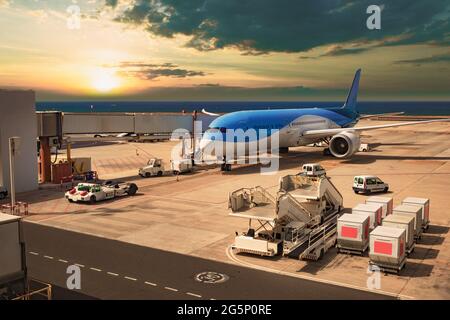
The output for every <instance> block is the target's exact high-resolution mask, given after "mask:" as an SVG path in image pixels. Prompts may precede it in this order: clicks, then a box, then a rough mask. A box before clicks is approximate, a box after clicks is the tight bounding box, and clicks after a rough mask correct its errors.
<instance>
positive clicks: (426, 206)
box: [402, 197, 430, 230]
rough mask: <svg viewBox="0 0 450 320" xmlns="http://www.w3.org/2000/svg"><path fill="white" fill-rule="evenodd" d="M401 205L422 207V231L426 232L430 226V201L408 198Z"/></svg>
mask: <svg viewBox="0 0 450 320" xmlns="http://www.w3.org/2000/svg"><path fill="white" fill-rule="evenodd" d="M402 204H406V205H419V206H421V207H422V229H423V230H428V226H429V225H430V199H427V198H414V197H408V198H405V199H403V201H402Z"/></svg>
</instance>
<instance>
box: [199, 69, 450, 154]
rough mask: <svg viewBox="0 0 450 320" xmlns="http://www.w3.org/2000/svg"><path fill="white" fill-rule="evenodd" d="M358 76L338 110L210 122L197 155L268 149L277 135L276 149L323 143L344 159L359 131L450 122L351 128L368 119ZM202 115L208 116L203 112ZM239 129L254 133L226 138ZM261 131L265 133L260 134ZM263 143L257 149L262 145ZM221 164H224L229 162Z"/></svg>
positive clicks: (250, 114)
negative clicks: (361, 109)
mask: <svg viewBox="0 0 450 320" xmlns="http://www.w3.org/2000/svg"><path fill="white" fill-rule="evenodd" d="M360 75H361V69H359V70H357V71H356V74H355V77H354V79H353V83H352V86H351V88H350V91H349V94H348V97H347V100H346V102H345V103H344V105H343V106H342V107H340V108H339V107H338V108H303V109H278V110H255V111H238V112H232V113H228V114H225V115H222V116H220V117H218V118H217V119H215V120H214V121H213V122H211V124H210V126H209V128H208V129H207V130H206V131H205V133H204V134H203V137H202V139H201V141H200V144H199V151H200V152H204V151H205V150H207V149H211V148H209V147H210V146H211V144H216V145H217V143H221V145H222V146H223V152H222V154H223V155H225V154H226V151H225V150H226V149H227V148H230V149H231V150H237V149H238V148H239V147H240V148H241V150H242V147H244V148H245V150H246V152H248V151H249V150H254V149H252V148H250V147H249V146H250V145H251V144H252V143H254V144H257V143H261V142H264V143H267V146H268V148H270V146H271V145H272V140H273V139H272V138H273V137H274V136H275V135H277V139H278V148H279V149H287V148H289V147H298V146H305V145H308V144H311V143H318V142H321V141H326V142H327V143H328V144H329V152H330V153H331V155H333V156H334V157H337V158H348V157H350V156H352V155H353V154H354V153H355V152H356V151H358V149H359V147H360V143H361V142H360V133H361V132H362V131H366V130H376V129H383V128H391V127H400V126H410V125H417V124H424V123H433V122H442V121H450V119H436V120H426V121H412V122H402V123H393V124H385V125H377V126H364V127H358V128H355V127H354V126H355V125H356V124H357V123H358V120H359V119H362V118H367V117H370V116H362V115H360V114H359V112H358V110H357V94H358V88H359V79H360ZM205 113H207V114H209V113H208V112H206V111H205ZM372 116H376V115H372ZM239 129H240V130H241V132H242V131H244V132H246V133H247V132H248V130H249V129H254V130H253V131H254V132H256V134H254V135H246V136H245V139H244V140H239V139H236V137H235V136H234V135H232V134H230V135H229V134H227V133H228V132H229V131H230V132H233V131H235V130H239ZM261 130H262V131H261ZM264 131H266V132H268V133H267V134H261V132H264ZM262 140H267V141H262ZM264 143H261V144H259V145H266V144H264ZM216 148H217V147H216ZM265 151H267V149H266V150H265ZM259 152H260V151H259ZM248 155H250V154H248ZM223 160H226V161H227V162H228V161H229V160H232V159H223Z"/></svg>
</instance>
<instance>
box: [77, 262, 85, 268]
mask: <svg viewBox="0 0 450 320" xmlns="http://www.w3.org/2000/svg"><path fill="white" fill-rule="evenodd" d="M75 265H76V266H79V267H81V268H84V264H80V263H75Z"/></svg>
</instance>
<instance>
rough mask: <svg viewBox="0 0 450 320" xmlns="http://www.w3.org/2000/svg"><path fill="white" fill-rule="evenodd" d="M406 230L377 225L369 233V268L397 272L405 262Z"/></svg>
mask: <svg viewBox="0 0 450 320" xmlns="http://www.w3.org/2000/svg"><path fill="white" fill-rule="evenodd" d="M405 243H406V231H405V229H403V228H392V227H384V226H378V227H376V228H375V229H374V230H373V231H372V232H371V233H370V235H369V248H370V249H369V258H370V261H369V268H370V270H375V268H374V266H376V267H378V268H379V269H380V270H381V271H384V272H393V273H399V272H400V270H402V269H403V267H404V266H405V264H406V254H405Z"/></svg>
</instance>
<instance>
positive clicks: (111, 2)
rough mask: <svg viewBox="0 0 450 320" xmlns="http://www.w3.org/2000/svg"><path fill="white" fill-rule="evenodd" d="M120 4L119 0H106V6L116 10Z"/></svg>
mask: <svg viewBox="0 0 450 320" xmlns="http://www.w3.org/2000/svg"><path fill="white" fill-rule="evenodd" d="M118 3H119V1H118V0H105V6H107V7H111V8H115V7H117V4H118Z"/></svg>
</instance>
